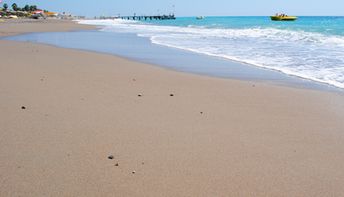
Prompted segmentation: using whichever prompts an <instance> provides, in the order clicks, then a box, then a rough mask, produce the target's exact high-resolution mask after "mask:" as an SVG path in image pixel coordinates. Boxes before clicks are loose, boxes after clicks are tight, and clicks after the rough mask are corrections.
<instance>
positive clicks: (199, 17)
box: [196, 16, 204, 20]
mask: <svg viewBox="0 0 344 197" xmlns="http://www.w3.org/2000/svg"><path fill="white" fill-rule="evenodd" d="M196 19H197V20H202V19H204V16H197V17H196Z"/></svg>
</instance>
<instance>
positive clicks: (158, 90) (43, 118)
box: [0, 22, 344, 196]
mask: <svg viewBox="0 0 344 197" xmlns="http://www.w3.org/2000/svg"><path fill="white" fill-rule="evenodd" d="M7 23H8V22H7ZM60 23H61V24H60V25H58V26H57V25H54V23H49V22H45V23H35V24H34V25H33V24H32V23H24V24H21V23H19V24H14V23H8V24H7V26H6V28H5V29H4V24H1V23H0V31H1V32H0V33H1V35H7V34H9V33H8V32H10V33H11V32H14V33H23V32H31V31H65V30H71V29H77V28H84V27H82V26H79V25H75V24H71V23H69V22H67V23H65V25H64V24H63V22H60ZM32 28H34V30H33V29H32ZM86 28H89V27H86ZM0 46H1V47H0V59H1V63H0V196H343V195H344V187H343V183H344V165H343V163H344V121H343V120H344V96H343V94H340V93H333V92H332V93H331V92H321V91H315V90H305V89H297V88H289V87H280V86H274V85H269V84H264V83H253V82H249V81H235V80H229V79H217V78H211V77H204V76H196V75H191V74H185V73H178V72H174V71H168V70H165V69H162V68H158V67H154V66H151V65H147V64H142V63H137V62H133V61H129V60H125V59H122V58H118V57H114V56H110V55H103V54H96V53H90V52H83V51H76V50H69V49H61V48H56V47H51V46H44V45H38V44H32V43H24V42H23V43H19V42H13V41H3V40H2V41H0ZM139 94H142V95H141V96H138V95H139ZM170 94H173V96H171V95H170ZM22 107H25V109H22ZM109 155H113V159H108V156H109ZM116 164H118V165H116ZM133 172H134V173H133Z"/></svg>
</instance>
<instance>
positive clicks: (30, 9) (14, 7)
mask: <svg viewBox="0 0 344 197" xmlns="http://www.w3.org/2000/svg"><path fill="white" fill-rule="evenodd" d="M2 7H3V9H4V10H5V11H7V9H8V5H7V3H4V5H3V6H2ZM12 10H13V11H25V12H33V11H36V10H37V6H36V5H25V6H24V7H22V8H21V7H19V6H18V5H17V4H16V3H13V4H12ZM45 11H47V10H45Z"/></svg>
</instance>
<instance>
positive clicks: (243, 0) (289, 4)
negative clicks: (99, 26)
mask: <svg viewBox="0 0 344 197" xmlns="http://www.w3.org/2000/svg"><path fill="white" fill-rule="evenodd" d="M13 2H16V3H17V4H18V5H19V6H24V5H25V4H36V5H38V6H39V7H40V8H44V9H47V10H50V11H59V12H62V11H66V12H70V13H73V14H75V15H86V16H95V15H97V16H100V15H117V14H122V15H132V14H133V13H136V14H147V15H148V14H149V15H152V14H157V13H158V10H159V13H160V14H164V13H166V14H168V13H169V12H172V11H173V7H172V5H175V13H176V15H177V16H198V15H204V16H210V15H213V16H243V15H244V16H260V15H263V16H267V15H271V14H275V13H276V12H284V13H287V14H289V15H312V16H314V15H336V16H343V15H344V0H236V1H233V0H198V1H195V0H193V1H187V0H140V1H139V0H3V3H7V4H9V5H11V4H12V3H13Z"/></svg>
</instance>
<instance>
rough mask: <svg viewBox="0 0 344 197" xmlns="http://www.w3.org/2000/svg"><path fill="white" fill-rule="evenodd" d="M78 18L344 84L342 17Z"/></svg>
mask: <svg viewBox="0 0 344 197" xmlns="http://www.w3.org/2000/svg"><path fill="white" fill-rule="evenodd" d="M80 23H83V24H93V25H101V26H102V30H101V31H105V32H121V33H123V32H128V33H135V34H136V35H137V36H140V37H146V38H149V39H150V41H151V42H152V43H154V44H158V45H163V46H168V47H173V48H178V49H183V50H188V51H192V52H196V53H201V54H205V55H210V56H217V57H221V58H224V59H228V60H232V61H233V60H234V61H238V62H243V63H248V64H251V65H254V66H258V67H264V68H268V69H273V70H278V71H281V72H283V73H285V74H288V75H294V76H298V77H302V78H305V79H310V80H314V81H318V82H322V83H327V84H330V85H333V86H336V87H340V88H344V17H299V19H298V20H297V21H293V22H280V21H271V20H270V19H269V17H206V18H205V19H203V20H196V18H194V17H185V18H177V20H165V21H149V20H147V21H140V22H139V21H125V20H85V21H80Z"/></svg>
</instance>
